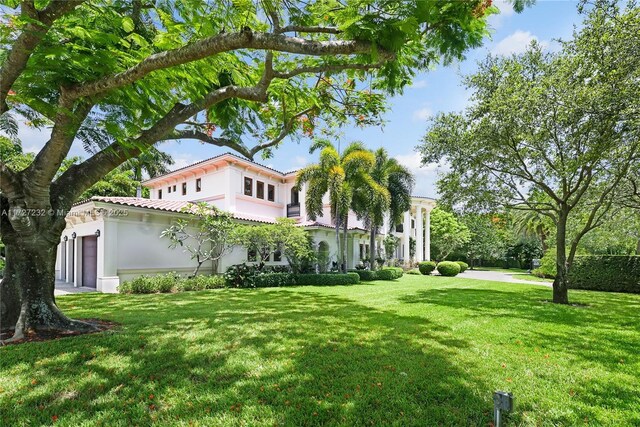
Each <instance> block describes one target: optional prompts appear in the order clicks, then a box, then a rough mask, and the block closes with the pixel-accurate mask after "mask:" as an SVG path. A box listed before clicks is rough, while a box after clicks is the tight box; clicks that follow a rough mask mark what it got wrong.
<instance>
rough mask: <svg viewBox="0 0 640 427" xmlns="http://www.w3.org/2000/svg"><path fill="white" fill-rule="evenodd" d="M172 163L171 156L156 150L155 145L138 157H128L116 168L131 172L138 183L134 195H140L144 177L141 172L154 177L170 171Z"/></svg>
mask: <svg viewBox="0 0 640 427" xmlns="http://www.w3.org/2000/svg"><path fill="white" fill-rule="evenodd" d="M173 163H174V161H173V157H171V156H170V155H169V154H167V153H164V152H162V151H160V150H158V149H157V148H156V147H150V148H149V149H148V150H145V151H144V152H142V153H141V154H140V155H139V156H138V157H134V158H132V159H129V160H127V161H126V162H124V163H123V164H121V165H120V167H119V168H118V169H120V170H122V171H128V170H130V171H132V172H133V178H134V179H135V180H136V181H138V183H139V184H138V187H137V190H136V196H138V197H141V196H142V195H143V194H142V186H141V184H140V183H142V180H143V179H144V176H143V174H146V175H147V176H148V177H149V178H154V177H156V176H158V175H162V174H165V173H168V172H169V171H170V169H169V167H170V166H171V165H173Z"/></svg>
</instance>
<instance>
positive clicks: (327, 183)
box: [296, 140, 374, 272]
mask: <svg viewBox="0 0 640 427" xmlns="http://www.w3.org/2000/svg"><path fill="white" fill-rule="evenodd" d="M320 147H324V148H322V151H321V152H320V161H319V163H317V164H313V165H309V166H307V167H305V168H303V169H302V170H300V171H299V172H298V177H297V179H296V186H298V187H302V185H304V184H306V185H307V188H306V201H305V204H306V210H307V216H308V217H309V218H310V219H312V220H314V221H315V220H316V219H317V217H319V216H322V215H323V211H324V196H325V195H326V194H327V193H328V194H329V203H330V206H331V209H330V210H331V219H332V220H333V222H334V224H335V231H336V247H337V248H338V251H339V253H340V256H339V258H338V261H339V265H340V266H341V269H342V270H343V271H344V272H346V264H347V261H346V260H347V239H346V235H347V230H348V218H349V210H350V209H351V208H352V207H354V204H353V203H352V200H353V195H354V191H355V189H357V188H359V187H360V186H362V185H363V182H364V181H365V180H366V179H367V178H366V176H365V175H366V172H367V171H368V169H370V168H371V167H372V166H373V162H374V158H373V154H372V153H371V152H369V151H368V150H366V149H365V148H364V146H363V145H362V144H361V143H352V144H350V145H349V146H348V147H347V148H346V149H345V150H344V152H343V153H342V154H340V153H338V151H337V150H336V148H335V147H334V146H333V145H332V144H331V143H328V142H327V141H322V140H320V141H317V142H316V145H314V146H313V147H312V150H313V149H315V148H320ZM341 226H343V231H344V239H343V244H342V245H341V244H340V227H341Z"/></svg>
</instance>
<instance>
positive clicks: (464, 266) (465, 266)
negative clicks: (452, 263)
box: [456, 261, 469, 273]
mask: <svg viewBox="0 0 640 427" xmlns="http://www.w3.org/2000/svg"><path fill="white" fill-rule="evenodd" d="M456 264H458V265H459V266H460V273H464V272H465V271H467V269H468V268H469V264H467V263H466V262H464V261H456Z"/></svg>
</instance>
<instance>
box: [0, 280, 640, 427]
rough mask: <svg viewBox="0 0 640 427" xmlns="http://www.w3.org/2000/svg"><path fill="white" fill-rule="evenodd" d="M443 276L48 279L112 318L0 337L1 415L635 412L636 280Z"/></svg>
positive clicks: (405, 419) (409, 416)
mask: <svg viewBox="0 0 640 427" xmlns="http://www.w3.org/2000/svg"><path fill="white" fill-rule="evenodd" d="M550 296H551V294H550V290H549V289H548V288H545V287H540V286H535V285H526V284H509V283H491V282H483V281H478V280H469V279H461V278H444V277H425V276H405V277H404V278H403V279H401V280H399V281H397V282H373V283H371V284H362V285H358V286H348V287H304V288H280V289H260V290H215V291H204V292H197V293H183V294H174V295H146V296H145V295H140V296H124V295H101V294H84V295H73V296H67V297H61V298H59V299H58V301H59V303H60V305H61V306H62V308H63V309H64V310H65V311H66V312H67V313H69V314H71V315H73V316H75V317H102V318H105V319H111V320H114V321H117V322H120V323H121V324H122V326H121V328H120V329H119V330H117V331H115V332H110V333H104V334H99V335H92V336H83V337H75V338H66V339H61V340H58V341H54V342H40V343H30V344H24V345H19V346H10V347H5V348H1V349H0V417H1V418H0V425H3V426H4V425H6V426H12V427H13V426H35V425H47V424H51V423H52V422H53V420H54V419H55V420H56V421H57V422H56V425H67V426H99V425H102V426H109V427H111V426H130V425H139V426H145V425H152V424H156V425H163V426H164V425H179V426H188V425H200V426H218V425H224V426H236V425H237V426H240V425H245V426H263V425H264V426H273V425H291V426H294V425H296V426H297V425H345V426H356V425H362V426H369V425H398V426H407V425H419V426H435V425H451V426H487V425H488V424H489V422H490V421H491V417H492V415H491V411H492V401H491V393H492V391H494V390H497V389H499V390H506V391H511V392H513V393H514V396H515V398H516V411H515V413H513V414H512V415H511V417H510V418H509V420H508V424H507V425H525V426H561V425H562V426H565V425H566V426H569V425H585V424H587V425H594V426H606V425H609V426H631V425H640V351H639V349H640V296H638V295H623V294H612V293H598V292H579V291H574V292H571V298H572V300H573V302H576V303H581V304H587V306H584V305H582V306H557V305H553V304H550V303H548V302H546V301H547V299H548V298H550Z"/></svg>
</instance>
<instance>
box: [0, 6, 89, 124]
mask: <svg viewBox="0 0 640 427" xmlns="http://www.w3.org/2000/svg"><path fill="white" fill-rule="evenodd" d="M84 1H85V0H66V1H51V2H50V3H49V5H48V6H47V7H45V8H44V9H42V10H41V11H37V10H36V9H35V6H34V5H33V2H23V3H22V5H21V12H22V14H24V15H25V16H28V17H29V18H31V19H35V20H38V21H39V22H38V23H36V22H30V23H28V24H27V25H25V27H24V30H23V31H22V32H21V33H20V35H19V36H18V37H17V39H16V41H15V42H14V43H13V45H12V46H11V51H10V52H9V54H8V55H7V57H6V59H5V61H4V63H3V64H2V69H0V114H2V113H4V112H5V111H7V110H8V109H9V107H8V106H7V103H6V100H7V94H8V93H9V89H11V86H13V83H15V81H16V80H17V79H18V77H20V74H22V72H23V71H24V69H25V68H26V66H27V61H28V60H29V57H30V56H31V53H32V52H33V50H34V49H35V48H36V47H37V46H38V44H40V42H41V41H42V39H43V38H44V36H45V35H46V34H47V32H48V31H49V29H50V28H51V26H52V25H53V23H54V22H55V21H56V20H57V19H59V18H60V17H62V16H63V15H66V14H67V13H69V12H71V11H72V10H73V9H75V8H76V6H78V5H80V4H82V3H83V2H84Z"/></svg>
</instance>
